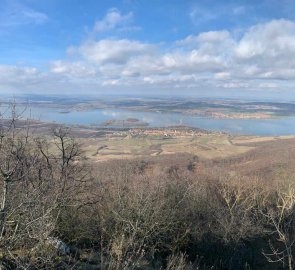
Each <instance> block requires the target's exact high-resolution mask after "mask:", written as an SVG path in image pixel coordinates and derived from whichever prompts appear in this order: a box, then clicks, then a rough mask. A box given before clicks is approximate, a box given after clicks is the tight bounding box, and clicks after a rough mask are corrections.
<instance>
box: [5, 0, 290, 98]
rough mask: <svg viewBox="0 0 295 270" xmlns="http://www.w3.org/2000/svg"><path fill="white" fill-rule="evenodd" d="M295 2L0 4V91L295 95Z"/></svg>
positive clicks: (43, 0)
mask: <svg viewBox="0 0 295 270" xmlns="http://www.w3.org/2000/svg"><path fill="white" fill-rule="evenodd" d="M294 86H295V1H294V0H280V1H279V0H259V1H257V0H248V1H246V0H244V1H242V0H214V1H213V0H169V1H167V0H121V1H119V0H116V1H115V0H107V1H106V0H84V1H81V0H1V1H0V94H8V95H9V94H13V95H19V94H21V95H23V94H39V95H51V94H52V95H84V96H85V95H101V94H104V95H106V94H111V95H124V94H132V95H136V96H144V95H172V96H174V95H175V96H177V95H189V96H196V97H198V96H200V97H206V96H207V97H256V98H261V99H263V98H274V99H277V98H283V99H292V100H294V99H295V88H294Z"/></svg>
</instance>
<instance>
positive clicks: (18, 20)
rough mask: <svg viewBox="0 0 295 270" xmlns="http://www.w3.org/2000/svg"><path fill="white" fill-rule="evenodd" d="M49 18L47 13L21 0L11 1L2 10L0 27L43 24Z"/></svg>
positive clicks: (0, 11)
mask: <svg viewBox="0 0 295 270" xmlns="http://www.w3.org/2000/svg"><path fill="white" fill-rule="evenodd" d="M48 20H49V17H48V15H47V14H45V13H43V12H41V11H39V10H35V9H32V8H31V7H29V6H26V5H24V4H23V3H21V2H20V1H9V2H8V4H7V5H6V6H4V8H3V9H2V10H0V27H15V26H20V25H26V24H43V23H46V22H47V21H48Z"/></svg>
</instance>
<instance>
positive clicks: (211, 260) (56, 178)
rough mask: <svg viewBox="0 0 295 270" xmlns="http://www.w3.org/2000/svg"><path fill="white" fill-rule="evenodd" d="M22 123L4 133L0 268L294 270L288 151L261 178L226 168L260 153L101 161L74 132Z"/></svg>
mask: <svg viewBox="0 0 295 270" xmlns="http://www.w3.org/2000/svg"><path fill="white" fill-rule="evenodd" d="M16 122H17V120H12V121H11V122H10V123H9V125H5V126H3V127H2V129H1V136H0V152H1V155H0V179H1V183H0V188H1V197H0V198H1V209H0V261H1V265H2V266H1V267H2V268H3V269H109V270H112V269H118V270H119V269H169V270H172V269H173V270H176V269H179V270H180V269H293V268H294V264H295V262H294V259H295V257H294V256H295V254H294V251H295V249H294V242H295V230H294V229H295V224H294V221H295V216H294V213H295V212H294V206H295V182H294V178H293V177H294V173H293V172H292V170H287V169H286V168H285V166H289V167H288V168H291V167H292V166H290V164H292V161H293V158H292V156H291V155H290V153H289V154H288V155H287V156H288V160H287V161H286V163H283V162H282V161H283V158H285V157H282V160H279V161H278V162H277V163H275V162H274V161H273V160H272V159H271V158H270V159H269V160H267V161H266V163H267V164H266V165H268V164H271V165H272V166H273V169H274V170H270V171H263V173H261V174H259V173H257V172H258V170H256V171H253V170H252V173H251V172H250V171H246V170H245V166H246V165H245V166H244V167H240V168H241V170H240V171H241V173H237V172H235V173H233V171H232V170H231V169H230V168H232V167H233V166H238V165H237V164H241V160H242V161H243V162H244V161H245V162H244V163H245V164H249V162H248V161H249V160H252V161H253V160H255V158H259V157H260V156H259V155H260V154H259V153H258V152H256V153H255V152H247V154H243V155H242V156H237V157H235V158H232V159H230V158H227V159H226V160H221V159H220V160H213V161H205V160H199V158H198V157H197V156H192V155H184V154H183V155H181V154H178V155H169V156H161V157H154V158H150V159H148V160H142V161H134V160H133V161H130V160H129V161H123V160H117V161H108V162H104V163H99V164H93V163H89V162H88V161H87V160H85V158H83V153H81V152H80V147H79V145H78V144H77V143H76V142H75V140H73V139H71V138H70V137H69V134H68V130H66V129H63V128H58V129H56V130H55V131H54V132H53V135H52V138H48V137H47V138H45V137H42V136H41V137H37V136H34V134H33V133H32V132H31V131H27V130H24V129H18V128H17V125H16ZM287 148H289V149H290V147H289V146H288V147H287ZM267 149H269V148H267ZM273 153H275V152H273ZM273 157H274V158H275V156H273ZM257 160H258V159H257ZM270 160H272V161H270ZM284 160H285V159H284ZM255 163H256V164H258V162H255ZM278 163H279V165H280V166H279V168H280V169H281V171H278V170H277V169H278V168H277V167H276V166H277V164H278ZM239 166H240V165H239ZM262 167H263V166H262ZM251 168H252V169H254V166H252V167H251ZM256 169H257V168H256ZM278 172H280V173H278Z"/></svg>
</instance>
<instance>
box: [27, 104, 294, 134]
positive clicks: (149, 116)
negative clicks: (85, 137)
mask: <svg viewBox="0 0 295 270" xmlns="http://www.w3.org/2000/svg"><path fill="white" fill-rule="evenodd" d="M27 114H28V112H27ZM31 115H32V117H34V118H35V119H40V120H42V121H50V122H57V123H64V124H83V125H89V124H93V125H96V126H98V127H101V126H102V123H104V122H105V121H107V120H110V119H116V120H124V119H127V118H137V119H139V120H140V121H141V122H147V123H148V124H149V126H150V127H167V126H171V125H187V126H191V127H199V128H204V129H208V130H215V131H225V132H229V133H232V134H249V135H250V134H251V135H291V134H295V116H291V117H284V118H276V119H211V118H203V117H197V116H191V115H183V114H179V113H161V112H143V111H129V110H122V109H95V110H91V111H81V112H76V111H73V112H69V113H61V110H60V109H54V108H32V109H31Z"/></svg>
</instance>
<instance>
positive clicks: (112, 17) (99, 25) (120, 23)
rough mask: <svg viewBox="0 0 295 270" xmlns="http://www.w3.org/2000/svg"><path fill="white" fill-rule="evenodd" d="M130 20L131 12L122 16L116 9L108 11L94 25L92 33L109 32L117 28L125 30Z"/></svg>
mask: <svg viewBox="0 0 295 270" xmlns="http://www.w3.org/2000/svg"><path fill="white" fill-rule="evenodd" d="M132 18H133V14H132V12H129V13H127V14H125V15H123V14H121V12H120V11H119V10H118V9H116V8H113V9H110V10H109V11H108V13H107V14H106V15H105V17H104V18H103V19H102V20H100V21H97V22H96V23H95V25H94V32H104V31H109V30H113V29H115V28H117V27H124V28H125V27H127V26H128V25H129V24H130V23H131V22H132Z"/></svg>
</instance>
